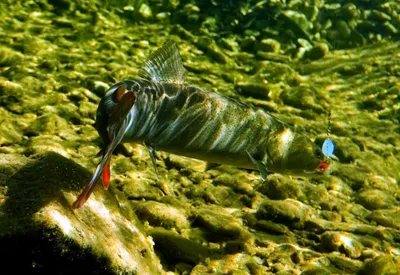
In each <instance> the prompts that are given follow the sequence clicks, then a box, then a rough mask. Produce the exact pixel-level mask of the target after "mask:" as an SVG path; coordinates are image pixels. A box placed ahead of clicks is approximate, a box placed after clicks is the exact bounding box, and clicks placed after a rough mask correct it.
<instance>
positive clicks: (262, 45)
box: [257, 38, 281, 53]
mask: <svg viewBox="0 0 400 275" xmlns="http://www.w3.org/2000/svg"><path fill="white" fill-rule="evenodd" d="M280 49H281V44H280V43H279V42H278V41H276V40H275V39H271V38H267V39H262V40H261V41H260V42H259V43H258V44H257V50H260V51H262V52H273V53H278V52H279V50H280Z"/></svg>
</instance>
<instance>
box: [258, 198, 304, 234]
mask: <svg viewBox="0 0 400 275" xmlns="http://www.w3.org/2000/svg"><path fill="white" fill-rule="evenodd" d="M309 209H310V207H309V206H307V205H305V204H303V203H301V202H299V201H296V200H293V199H286V200H281V201H272V200H266V201H265V202H264V203H263V204H262V205H261V206H260V209H259V210H258V211H257V214H256V216H257V218H258V219H261V220H272V221H275V222H279V223H282V224H286V225H288V226H289V227H290V228H293V227H294V228H303V226H304V221H305V219H306V218H307V215H306V212H307V211H308V210H309Z"/></svg>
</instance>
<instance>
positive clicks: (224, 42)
mask: <svg viewBox="0 0 400 275" xmlns="http://www.w3.org/2000/svg"><path fill="white" fill-rule="evenodd" d="M9 2H10V3H9ZM11 2H12V3H11ZM106 2H107V3H105V4H104V5H102V4H103V3H101V2H99V1H75V2H67V1H60V2H57V1H36V2H35V1H28V2H19V1H7V2H4V3H1V4H0V5H1V6H0V7H1V8H0V15H1V18H2V19H3V20H1V22H2V23H1V25H0V27H1V28H0V29H1V30H2V31H4V33H5V34H6V35H3V36H0V41H1V42H2V46H1V48H0V74H1V75H0V103H1V107H0V123H1V124H0V130H1V133H0V146H1V147H0V152H2V153H7V154H9V155H8V156H9V157H17V156H20V155H26V156H38V155H41V154H43V153H44V152H57V153H59V154H61V155H63V156H66V157H68V158H70V159H71V160H73V161H74V162H76V163H79V164H81V165H83V166H84V167H85V168H87V169H88V170H90V171H94V168H95V166H96V164H97V159H95V157H94V156H95V154H96V153H97V151H99V149H100V146H101V143H100V141H99V138H98V134H97V133H96V130H95V129H94V127H93V125H94V117H95V112H96V107H97V104H98V102H99V100H100V98H101V97H102V95H103V94H104V92H105V90H106V89H107V88H108V87H109V86H110V85H112V84H114V83H115V82H117V81H119V80H121V79H125V78H130V77H134V76H135V75H136V73H137V71H138V68H139V66H140V64H141V63H142V62H143V60H144V59H145V58H146V56H148V54H149V53H150V52H151V51H153V50H154V49H155V48H156V47H158V46H160V45H161V44H162V43H163V42H164V41H165V40H167V39H173V40H175V41H176V42H177V44H178V46H179V48H180V50H181V54H182V57H183V60H184V65H185V67H186V68H187V70H188V72H187V80H188V81H189V82H190V83H193V84H196V85H199V86H202V87H204V88H206V89H209V90H210V91H216V92H219V93H221V94H224V95H228V96H231V97H234V98H236V99H238V100H240V101H243V102H247V103H251V104H254V105H256V106H258V107H262V108H264V109H266V110H267V111H269V112H272V113H273V114H274V115H276V116H278V117H279V118H282V119H283V120H285V121H287V122H288V123H291V124H294V125H295V128H296V129H298V130H301V131H304V132H306V134H308V135H309V136H310V137H313V138H314V137H315V138H316V139H317V140H321V141H322V140H323V139H324V138H325V137H326V130H327V116H326V111H327V109H328V108H329V109H331V111H332V128H331V138H332V139H333V140H334V141H335V144H336V151H335V155H336V157H337V159H336V160H334V161H333V164H332V169H333V172H332V174H331V175H330V176H326V177H319V178H313V177H307V178H298V177H289V176H283V175H269V176H268V178H267V180H266V182H265V183H261V182H260V178H259V177H258V174H257V173H256V172H251V171H245V170H239V169H237V168H234V167H224V166H221V167H216V166H212V165H210V164H208V165H207V164H205V163H203V162H199V161H195V160H191V159H187V158H182V157H179V156H174V155H169V154H167V153H164V152H157V168H158V170H159V173H160V180H159V181H157V179H156V177H155V173H154V170H153V167H152V164H151V160H150V158H149V156H148V154H147V151H146V149H145V148H143V147H141V146H140V145H138V146H132V145H126V146H125V151H124V150H120V151H118V152H117V154H116V155H115V156H113V159H112V171H111V172H112V173H111V175H112V182H111V185H112V186H114V187H116V188H117V189H119V190H122V191H123V192H124V193H125V194H126V196H127V197H128V199H129V200H132V201H133V202H132V204H131V205H130V207H132V209H134V210H135V211H136V213H137V214H138V216H139V218H140V220H141V221H142V222H143V223H144V224H145V225H146V226H145V229H146V230H147V232H152V233H150V235H151V234H153V235H154V242H155V247H156V248H157V247H159V248H160V257H161V258H162V257H165V258H166V260H165V262H164V265H165V269H166V270H169V271H170V272H171V273H173V272H175V273H177V274H189V273H190V272H191V273H192V274H204V272H214V273H218V272H221V273H222V272H230V273H231V274H266V273H267V272H270V273H278V272H280V273H281V274H288V273H296V272H297V273H299V272H303V273H304V274H332V273H336V274H343V273H347V274H355V273H359V274H396V272H398V271H397V269H396V267H397V266H398V262H399V254H400V252H399V246H398V242H399V240H400V231H399V230H400V228H399V224H400V221H398V215H397V214H398V210H399V209H398V208H399V206H398V202H399V198H400V191H399V186H398V182H399V179H400V178H399V175H400V162H399V159H400V139H399V134H400V130H399V121H400V112H399V109H400V105H399V84H398V83H400V80H399V76H400V74H399V65H398V57H399V55H400V52H399V48H400V45H399V42H397V41H396V39H397V38H398V31H397V30H398V28H399V26H400V23H399V19H398V16H396V13H395V12H394V11H396V10H398V6H396V3H394V2H385V1H377V3H374V4H373V6H370V7H368V6H365V4H363V3H362V2H363V1H356V2H354V3H353V2H352V3H346V4H342V5H341V4H339V3H334V4H330V5H328V4H326V3H324V1H315V2H313V4H311V5H312V6H309V5H308V4H306V1H292V2H293V3H290V6H286V4H284V3H283V2H279V1H257V2H255V1H241V3H240V4H238V5H233V4H232V3H233V2H232V1H211V2H212V5H211V6H209V7H206V6H205V4H204V3H201V4H195V3H193V2H191V1H164V2H162V3H161V4H160V5H153V4H152V3H151V2H148V1H106ZM167 2H168V3H167ZM378 2H379V3H378ZM5 3H8V4H9V5H8V6H6V4H5ZM288 5H289V4H288ZM371 5H372V4H371ZM227 11H229V12H227ZM266 14H267V16H266ZM144 22H145V23H144ZM161 22H162V23H161ZM244 26H245V27H244ZM385 26H386V27H385ZM391 38H394V39H393V41H391ZM299 39H301V40H299ZM371 42H374V43H371ZM376 42H378V43H376ZM352 47H356V48H354V49H350V48H352ZM18 167H19V166H17V165H15V166H12V167H8V166H7V167H3V166H2V168H1V169H4V171H6V172H7V171H9V172H10V173H11V172H12V173H15V172H16V171H17V170H18ZM7 173H8V172H7ZM0 175H1V174H0ZM55 177H56V176H55ZM5 186H7V184H5ZM114 187H113V188H114ZM1 192H2V193H1V194H0V201H1V200H2V197H3V198H4V197H6V196H7V195H6V194H7V191H6V188H5V189H4V190H3V189H2V191H1ZM1 196H2V197H1ZM153 227H164V228H165V229H167V230H165V229H157V230H159V231H157V230H154V229H153ZM174 230H176V231H177V232H179V234H180V235H176V234H175V235H172V234H173V233H172V232H173V231H174ZM346 240H347V241H349V240H350V241H351V242H345V241H346ZM214 247H218V257H215V254H213V253H214V252H210V251H213V248H214ZM222 248H223V249H222ZM171 251H172V252H173V253H176V254H177V255H178V256H177V257H176V258H174V259H172V260H171V258H168V256H167V255H169V254H170V253H171ZM179 255H180V256H179ZM176 262H178V263H176ZM182 262H184V263H182ZM185 272H186V273H185ZM285 272H286V273H285ZM370 272H371V273H370Z"/></svg>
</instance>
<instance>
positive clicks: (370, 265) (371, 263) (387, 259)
mask: <svg viewBox="0 0 400 275" xmlns="http://www.w3.org/2000/svg"><path fill="white" fill-rule="evenodd" d="M358 274H359V275H382V274H386V275H396V274H400V261H399V260H398V259H397V260H395V259H394V258H393V257H391V256H389V255H381V256H377V257H375V258H374V259H372V260H366V261H365V263H364V265H363V266H362V268H361V269H360V271H359V272H358Z"/></svg>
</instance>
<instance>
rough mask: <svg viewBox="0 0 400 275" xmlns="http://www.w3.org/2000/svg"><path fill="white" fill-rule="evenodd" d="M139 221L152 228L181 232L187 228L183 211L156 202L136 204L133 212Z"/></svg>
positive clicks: (186, 220)
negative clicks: (146, 222) (146, 223)
mask: <svg viewBox="0 0 400 275" xmlns="http://www.w3.org/2000/svg"><path fill="white" fill-rule="evenodd" d="M135 212H136V214H137V216H138V217H139V219H140V220H142V221H143V220H144V221H148V222H149V224H150V225H152V226H161V227H164V228H166V229H170V228H176V229H177V230H179V231H180V230H182V229H185V228H189V225H190V223H189V221H188V219H187V217H186V215H185V213H184V211H183V210H181V209H178V208H175V207H173V206H170V205H168V204H165V203H160V202H156V201H145V202H138V206H137V208H136V210H135Z"/></svg>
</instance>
